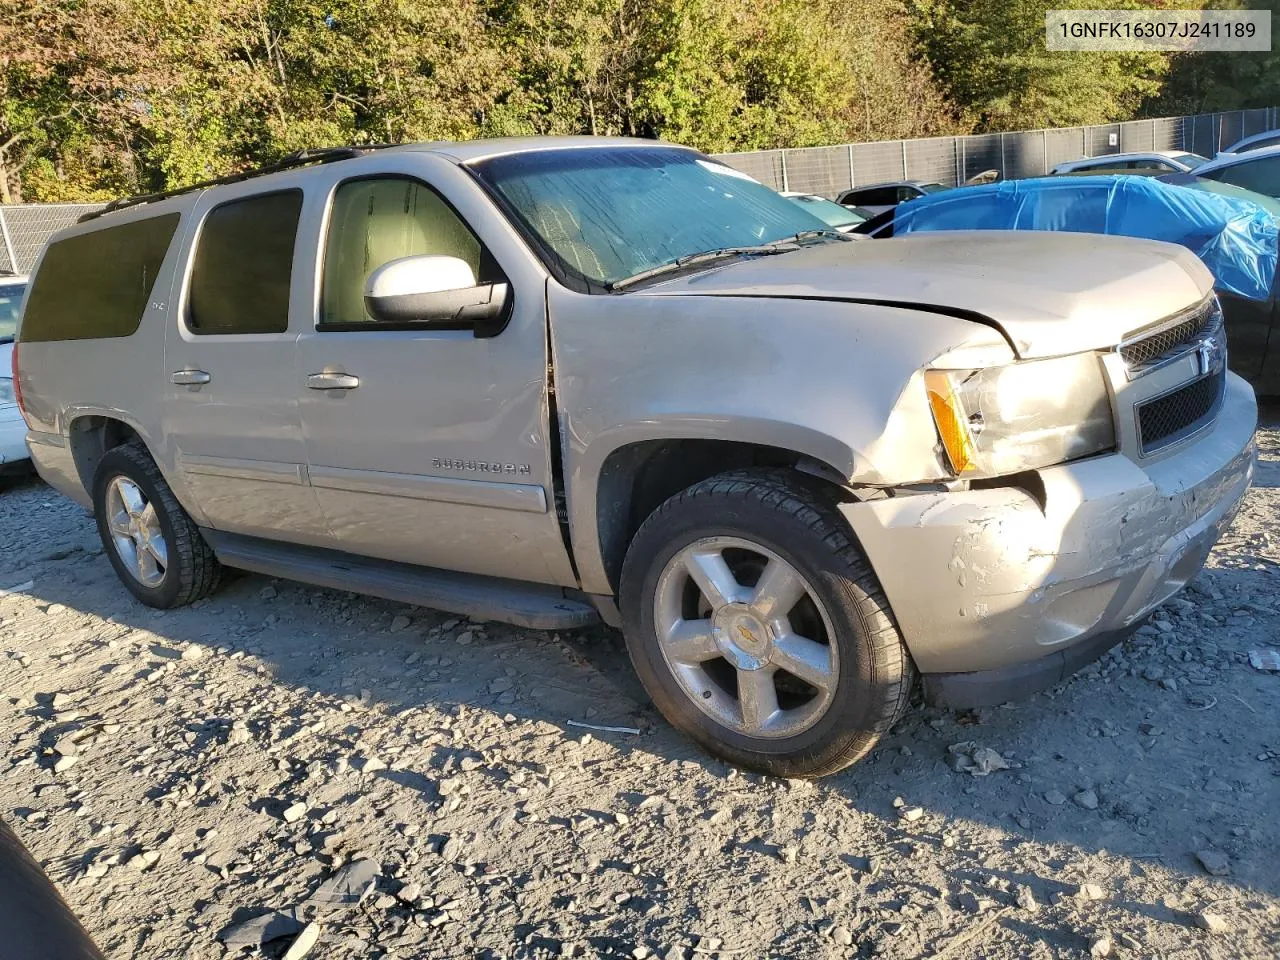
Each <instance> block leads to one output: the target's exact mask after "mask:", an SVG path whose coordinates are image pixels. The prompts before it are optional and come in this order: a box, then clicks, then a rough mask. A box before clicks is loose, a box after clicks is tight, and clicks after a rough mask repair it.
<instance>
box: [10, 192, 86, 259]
mask: <svg viewBox="0 0 1280 960" xmlns="http://www.w3.org/2000/svg"><path fill="white" fill-rule="evenodd" d="M102 206H103V205H102V204H100V203H14V204H8V205H5V206H0V274H4V273H30V272H31V268H32V267H33V266H35V263H36V257H38V256H40V251H41V250H42V249H43V248H44V245H45V242H46V241H47V240H48V239H49V238H50V237H51V236H53V235H54V234H55V233H57V232H58V231H59V230H61V229H62V228H63V227H69V226H71V224H73V223H75V222H76V221H77V220H78V219H80V217H81V216H83V215H84V214H86V213H92V212H93V211H94V210H101V209H102Z"/></svg>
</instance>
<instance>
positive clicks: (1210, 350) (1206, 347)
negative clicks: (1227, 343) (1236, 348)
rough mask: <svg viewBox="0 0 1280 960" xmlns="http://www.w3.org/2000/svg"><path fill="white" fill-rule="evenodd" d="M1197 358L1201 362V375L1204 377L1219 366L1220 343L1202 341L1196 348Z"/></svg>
mask: <svg viewBox="0 0 1280 960" xmlns="http://www.w3.org/2000/svg"><path fill="white" fill-rule="evenodd" d="M1196 356H1197V357H1198V358H1199V360H1200V375H1201V376H1204V375H1205V374H1207V373H1209V372H1210V371H1211V370H1215V369H1217V366H1218V343H1217V341H1216V340H1209V339H1206V340H1201V341H1200V343H1199V344H1198V345H1197V346H1196Z"/></svg>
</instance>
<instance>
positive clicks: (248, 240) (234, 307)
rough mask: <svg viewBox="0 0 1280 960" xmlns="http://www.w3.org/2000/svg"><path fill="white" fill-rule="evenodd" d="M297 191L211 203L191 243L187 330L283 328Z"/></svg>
mask: <svg viewBox="0 0 1280 960" xmlns="http://www.w3.org/2000/svg"><path fill="white" fill-rule="evenodd" d="M301 213H302V191H301V190H282V191H279V192H277V193H264V194H260V195H258V196H254V197H245V198H244V199H242V200H232V201H230V202H229V203H224V204H222V205H221V206H217V207H214V208H213V210H212V211H210V213H209V216H208V217H206V218H205V221H204V226H203V227H202V228H201V230H200V239H199V241H198V242H197V245H196V254H195V263H194V264H193V266H192V269H191V291H190V294H189V296H188V310H187V326H188V327H189V328H190V329H191V332H192V333H198V334H212V333H284V332H285V331H286V330H287V329H288V328H289V281H290V279H291V277H292V276H293V244H294V239H295V238H296V237H297V234H298V217H299V215H300V214H301Z"/></svg>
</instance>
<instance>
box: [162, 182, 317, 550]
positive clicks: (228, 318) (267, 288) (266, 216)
mask: <svg viewBox="0 0 1280 960" xmlns="http://www.w3.org/2000/svg"><path fill="white" fill-rule="evenodd" d="M235 190H236V188H231V189H227V188H224V189H223V190H220V191H217V197H218V200H219V201H220V202H218V203H217V204H216V205H212V204H210V203H208V202H206V201H202V202H201V204H200V205H199V206H198V207H197V208H196V210H195V211H194V215H195V219H196V223H197V228H196V230H195V231H194V232H193V235H192V236H190V237H188V238H187V240H186V241H185V242H186V244H187V245H188V246H189V247H191V246H193V247H194V251H193V252H191V251H189V250H187V251H184V254H183V260H182V262H184V263H185V262H190V263H191V271H190V275H189V276H188V277H186V278H180V280H179V284H180V286H178V287H177V288H176V289H175V295H177V296H179V301H178V309H176V310H173V311H171V315H172V317H174V318H175V320H174V321H173V322H171V324H170V326H169V328H168V329H167V330H166V333H165V364H166V366H165V375H166V377H167V378H168V382H167V384H166V390H167V395H166V402H165V403H164V405H163V407H162V418H163V430H162V435H163V436H164V437H165V441H166V443H168V444H170V450H169V451H168V453H169V459H170V462H171V463H174V464H175V466H176V468H177V470H178V471H179V473H180V474H181V477H182V480H183V483H184V485H185V487H186V490H187V493H188V495H189V496H190V498H191V500H192V501H193V503H192V506H194V507H195V508H196V510H197V512H198V513H200V514H203V520H204V521H205V522H207V523H208V524H209V525H210V526H212V527H213V528H214V529H216V530H225V531H228V532H232V533H242V534H250V535H255V536H267V537H272V538H277V539H284V540H292V541H295V542H299V543H307V544H315V545H321V546H327V545H331V540H330V537H329V532H328V529H327V527H326V526H325V521H324V516H323V513H322V512H321V510H320V505H319V503H318V502H317V500H316V497H315V493H314V491H313V490H312V489H311V488H310V487H309V486H307V481H306V451H305V448H304V445H303V441H302V424H301V420H300V419H299V416H298V397H297V390H296V389H295V384H296V382H297V380H296V372H295V363H296V357H295V355H294V350H295V346H296V342H297V339H298V335H297V332H296V330H291V329H290V315H291V312H292V311H291V309H290V301H291V299H295V298H297V297H301V303H302V304H303V307H304V316H308V315H309V312H306V311H305V306H306V304H307V303H309V301H310V298H309V297H307V296H306V295H305V291H294V290H293V286H294V284H293V282H292V280H293V272H294V271H293V265H294V260H295V247H296V238H297V233H298V223H299V219H300V215H301V213H302V210H303V205H304V197H303V192H302V190H301V189H298V188H292V189H274V190H272V191H270V192H264V191H263V187H262V185H261V184H245V185H243V186H240V187H239V188H238V191H239V192H240V193H241V194H242V195H241V196H239V197H234V191H235ZM229 193H232V194H233V197H234V198H233V199H229V200H227V199H226V198H227V196H228V194H229Z"/></svg>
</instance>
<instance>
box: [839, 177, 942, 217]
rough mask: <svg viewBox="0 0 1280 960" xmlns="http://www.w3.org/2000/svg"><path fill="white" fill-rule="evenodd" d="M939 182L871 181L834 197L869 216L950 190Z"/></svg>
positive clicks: (846, 205) (841, 203) (840, 202)
mask: <svg viewBox="0 0 1280 960" xmlns="http://www.w3.org/2000/svg"><path fill="white" fill-rule="evenodd" d="M950 189H951V188H950V187H947V186H944V185H943V184H941V183H922V182H920V181H919V180H896V181H894V182H892V183H873V184H871V185H869V186H866V187H854V188H853V189H852V190H846V191H845V192H844V193H842V194H840V196H838V197H836V203H838V204H840V205H842V206H845V207H857V208H858V209H860V210H861V211H863V212H864V213H866V214H867V215H869V216H873V215H875V214H877V213H883V212H884V211H885V210H892V209H893V208H894V207H896V206H897V205H898V204H900V203H906V202H907V201H908V200H914V199H915V198H916V197H924V196H928V195H929V194H931V193H940V192H941V191H943V190H950Z"/></svg>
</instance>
